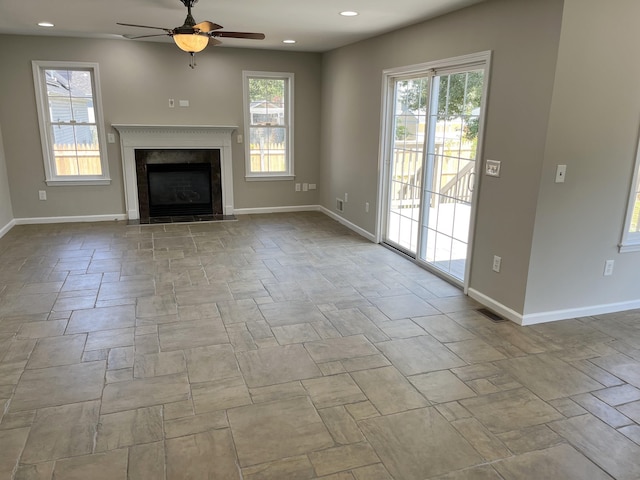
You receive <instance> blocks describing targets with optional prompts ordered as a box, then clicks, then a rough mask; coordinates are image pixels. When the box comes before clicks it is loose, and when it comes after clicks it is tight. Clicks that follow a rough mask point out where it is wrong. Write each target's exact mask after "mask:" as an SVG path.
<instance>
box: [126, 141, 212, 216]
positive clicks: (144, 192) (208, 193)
mask: <svg viewBox="0 0 640 480" xmlns="http://www.w3.org/2000/svg"><path fill="white" fill-rule="evenodd" d="M134 155H135V162H136V179H137V182H136V183H137V187H138V206H139V212H140V223H166V222H174V221H203V220H220V219H223V218H224V217H223V208H222V185H221V170H220V150H219V149H146V148H138V149H135V152H134Z"/></svg>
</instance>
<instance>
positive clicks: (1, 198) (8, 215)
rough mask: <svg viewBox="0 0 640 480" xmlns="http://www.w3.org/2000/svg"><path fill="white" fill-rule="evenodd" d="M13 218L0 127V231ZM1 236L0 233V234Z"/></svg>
mask: <svg viewBox="0 0 640 480" xmlns="http://www.w3.org/2000/svg"><path fill="white" fill-rule="evenodd" d="M12 220H13V207H12V205H11V195H10V193H9V179H8V177H7V163H6V160H5V156H4V146H3V141H2V130H1V129H0V232H1V231H2V230H3V229H4V228H5V227H7V226H8V225H9V223H10V222H11V221H12ZM0 236H1V235H0Z"/></svg>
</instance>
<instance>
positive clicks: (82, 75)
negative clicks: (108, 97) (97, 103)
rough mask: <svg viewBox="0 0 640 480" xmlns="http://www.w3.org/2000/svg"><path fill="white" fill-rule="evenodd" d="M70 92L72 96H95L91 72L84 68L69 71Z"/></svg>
mask: <svg viewBox="0 0 640 480" xmlns="http://www.w3.org/2000/svg"><path fill="white" fill-rule="evenodd" d="M69 94H70V95H71V96H72V97H85V98H93V88H92V87H91V73H90V72H88V71H84V70H72V71H69Z"/></svg>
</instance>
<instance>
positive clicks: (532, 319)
mask: <svg viewBox="0 0 640 480" xmlns="http://www.w3.org/2000/svg"><path fill="white" fill-rule="evenodd" d="M637 308H640V300H630V301H628V302H616V303H607V304H603V305H592V306H589V307H578V308H568V309H565V310H553V311H549V312H541V313H529V314H525V315H524V318H523V322H524V323H523V325H535V324H537V323H546V322H555V321H557V320H567V319H569V318H580V317H590V316H593V315H605V314H607V313H615V312H624V311H626V310H635V309H637Z"/></svg>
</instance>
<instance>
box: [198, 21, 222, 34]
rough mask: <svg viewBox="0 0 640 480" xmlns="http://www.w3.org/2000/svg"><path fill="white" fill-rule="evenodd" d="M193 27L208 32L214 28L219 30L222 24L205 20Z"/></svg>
mask: <svg viewBox="0 0 640 480" xmlns="http://www.w3.org/2000/svg"><path fill="white" fill-rule="evenodd" d="M193 28H197V29H198V30H200V31H201V32H204V33H208V32H213V31H214V30H220V29H221V28H222V25H218V24H217V23H213V22H209V21H206V20H205V21H204V22H200V23H196V24H195V25H194V26H193Z"/></svg>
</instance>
